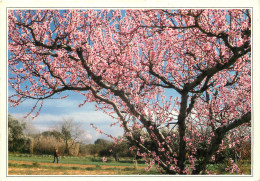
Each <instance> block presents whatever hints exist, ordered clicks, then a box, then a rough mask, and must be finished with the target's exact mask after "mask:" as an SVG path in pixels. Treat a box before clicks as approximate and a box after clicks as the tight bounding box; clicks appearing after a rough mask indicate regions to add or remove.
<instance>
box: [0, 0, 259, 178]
mask: <svg viewBox="0 0 260 181" xmlns="http://www.w3.org/2000/svg"><path fill="white" fill-rule="evenodd" d="M7 7H8V8H23V7H24V8H26V9H28V7H31V8H32V9H36V8H37V9H39V8H48V7H51V8H53V7H57V8H79V9H80V8H87V7H90V8H93V9H94V8H114V9H119V8H125V9H127V8H131V9H134V8H167V7H169V8H198V7H199V8H214V9H215V8H233V7H235V8H253V26H254V27H253V49H252V50H253V51H252V52H253V53H252V57H253V64H252V69H253V71H252V72H253V97H252V98H253V106H252V110H253V111H252V114H253V123H252V125H253V132H252V134H253V138H252V142H253V143H252V148H253V150H252V151H253V157H252V158H253V160H252V163H253V170H252V171H253V172H252V173H253V176H251V177H249V176H215V177H214V176H123V177H122V176H95V177H89V176H66V177H64V176H63V177H60V176H19V177H18V176H8V177H7V173H6V171H7V169H6V167H7V165H6V155H7V153H6V150H7V148H6V140H7V137H6V136H7V129H6V118H7V114H8V112H7V106H6V97H7V80H6V77H7V71H6V66H7V65H6V63H7V57H6V52H7V47H6V41H7V32H6V28H7V27H6V26H7V24H6V23H7V22H6V20H7V17H6V14H7V13H6V10H7ZM259 8H260V1H259V0H218V1H211V0H182V1H181V2H177V1H174V0H139V1H138V0H132V1H131V0H128V1H127V0H124V1H123V0H121V1H120V0H107V1H104V0H86V1H83V0H56V1H54V0H34V1H29V0H8V1H6V0H0V28H1V31H0V46H1V48H0V87H1V91H0V160H1V162H0V180H4V181H5V180H8V181H9V180H10V181H11V180H18V179H19V180H35V179H37V180H39V181H40V180H46V179H53V180H71V179H77V180H107V181H110V180H111V181H112V180H115V181H116V180H122V179H124V180H131V179H138V180H139V179H142V180H149V181H153V180H156V181H158V179H160V180H194V181H196V180H199V181H203V180H223V181H224V180H236V181H240V180H249V181H260V167H259V163H260V149H259V148H260V146H259V145H260V139H259V138H260V137H259V136H260V133H259V132H260V122H259V121H258V118H259V113H258V112H257V110H258V109H257V108H259V107H258V104H259V102H260V79H259V78H260V76H259V74H260V71H258V68H260V67H259V65H260V63H259V61H260V59H259V51H258V50H259V40H260V37H259V32H260V31H259V25H260V24H259V18H260V16H259Z"/></svg>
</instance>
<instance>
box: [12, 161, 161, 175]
mask: <svg viewBox="0 0 260 181" xmlns="http://www.w3.org/2000/svg"><path fill="white" fill-rule="evenodd" d="M8 166H9V167H15V168H42V169H47V170H56V171H57V170H61V171H66V170H86V171H100V170H105V171H106V170H113V171H116V172H117V174H118V175H122V174H123V175H147V174H148V175H157V174H158V172H157V171H156V170H155V169H152V170H151V171H150V172H146V171H145V170H143V169H139V170H137V169H135V168H133V167H126V168H118V167H108V168H102V167H101V166H99V165H97V166H96V167H87V168H82V167H74V166H73V167H68V166H51V165H38V164H32V165H29V164H17V163H9V164H8ZM26 174H28V175H33V174H34V173H33V172H32V171H30V170H28V171H26Z"/></svg>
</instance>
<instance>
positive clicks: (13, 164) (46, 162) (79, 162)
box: [8, 154, 251, 175]
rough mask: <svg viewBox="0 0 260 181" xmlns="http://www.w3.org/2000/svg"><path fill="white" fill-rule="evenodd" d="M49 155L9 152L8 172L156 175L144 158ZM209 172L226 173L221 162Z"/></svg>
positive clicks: (245, 169)
mask: <svg viewBox="0 0 260 181" xmlns="http://www.w3.org/2000/svg"><path fill="white" fill-rule="evenodd" d="M52 161H53V156H52V155H31V154H9V160H8V175H159V174H163V173H159V172H158V171H157V170H156V168H155V167H153V168H152V169H151V170H150V171H149V172H146V171H145V168H146V165H145V162H144V161H143V160H138V163H137V164H136V163H135V161H134V160H133V159H132V158H122V159H120V161H119V162H116V161H114V159H113V158H107V161H106V162H103V161H102V157H72V156H61V157H60V162H59V163H58V164H57V163H52ZM240 168H241V171H242V174H245V175H250V174H251V171H250V170H251V164H250V163H247V162H244V163H243V164H242V165H241V167H240ZM208 170H209V171H210V172H211V174H217V175H226V174H229V172H228V171H225V165H224V164H211V165H209V167H208Z"/></svg>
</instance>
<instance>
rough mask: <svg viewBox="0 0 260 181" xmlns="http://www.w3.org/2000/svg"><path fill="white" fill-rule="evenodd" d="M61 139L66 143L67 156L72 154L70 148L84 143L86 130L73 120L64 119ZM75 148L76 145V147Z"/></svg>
mask: <svg viewBox="0 0 260 181" xmlns="http://www.w3.org/2000/svg"><path fill="white" fill-rule="evenodd" d="M60 129H61V130H60V133H61V138H62V139H63V140H64V142H65V151H64V153H65V154H68V155H69V154H70V148H71V147H72V146H73V145H74V144H75V143H76V142H80V141H82V136H83V134H84V130H83V129H81V125H80V124H78V123H76V122H75V121H74V120H73V119H72V118H68V119H63V121H62V123H61V128H60ZM74 146H75V145H74Z"/></svg>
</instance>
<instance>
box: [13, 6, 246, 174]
mask: <svg viewBox="0 0 260 181" xmlns="http://www.w3.org/2000/svg"><path fill="white" fill-rule="evenodd" d="M8 30H9V31H8V35H9V46H8V47H9V48H8V50H9V61H8V62H9V73H10V75H11V76H10V77H9V85H10V87H12V88H13V89H14V90H15V91H16V94H14V95H12V96H10V97H9V102H10V103H11V104H12V106H18V105H19V103H21V102H23V101H24V100H26V99H34V100H35V101H36V102H35V106H34V107H33V108H32V110H31V111H30V112H29V114H31V113H33V112H34V111H35V112H36V113H35V116H37V115H38V114H39V112H40V110H41V107H42V105H43V103H44V100H45V99H49V98H52V97H53V96H54V95H58V94H59V93H61V92H64V91H74V92H77V93H79V94H81V95H82V97H83V98H84V101H83V102H82V103H79V107H81V106H84V104H85V103H86V102H92V103H96V107H97V109H99V110H103V111H104V112H106V113H107V114H109V115H110V116H112V117H113V118H115V123H114V124H119V125H120V126H121V127H122V128H123V129H124V131H125V135H126V136H127V139H128V140H129V141H130V142H131V144H132V145H133V147H131V148H129V149H130V150H132V149H133V148H135V150H136V152H137V155H139V156H141V157H142V158H144V159H146V160H147V164H148V167H147V170H149V169H150V168H151V167H152V166H156V167H157V168H158V170H164V172H165V173H168V174H201V173H204V172H205V171H206V170H207V165H208V163H209V162H214V160H215V156H216V154H217V153H218V152H219V151H221V150H223V149H225V148H226V147H230V148H231V147H235V145H236V143H239V142H243V140H246V139H248V138H249V137H250V135H249V134H248V132H245V131H242V128H243V129H246V128H245V127H246V126H247V125H249V124H250V121H251V58H250V56H251V15H250V11H249V10H247V9H225V10H221V9H217V10H215V9H211V10H207V9H203V10H201V9H192V10H189V9H179V10H169V9H167V10H162V9H156V10H150V9H149V10H10V11H9V13H8ZM165 90H169V91H167V93H165ZM169 92H170V93H169ZM171 93H172V95H171ZM177 94H178V96H175V95H177ZM61 98H62V99H63V98H66V96H65V97H61ZM37 110H38V111H37ZM114 124H112V125H111V126H113V125H114ZM93 127H95V125H93ZM247 128H248V126H247ZM96 129H98V128H96ZM137 130H143V131H144V132H145V134H143V135H141V136H140V137H136V136H135V135H133V133H134V132H136V131H137ZM162 130H167V131H164V132H163V131H162ZM205 130H207V133H206V132H205ZM99 131H100V132H101V133H102V130H99ZM238 132H242V133H241V134H242V135H243V136H237V137H236V139H231V137H232V138H233V137H234V136H236V135H237V133H238ZM230 135H232V136H230ZM108 136H110V137H111V138H112V136H111V135H108ZM226 137H228V138H229V139H228V138H227V140H228V145H226V144H224V142H223V139H224V138H226ZM147 139H149V140H151V141H152V143H153V148H150V147H148V146H147V144H146V140H147ZM202 143H206V146H205V150H206V154H204V155H200V154H198V148H199V146H200V145H201V144H202ZM229 163H230V165H229V166H228V168H227V170H229V171H231V172H232V171H238V170H239V169H238V167H237V165H235V163H234V160H232V158H230V161H229Z"/></svg>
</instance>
